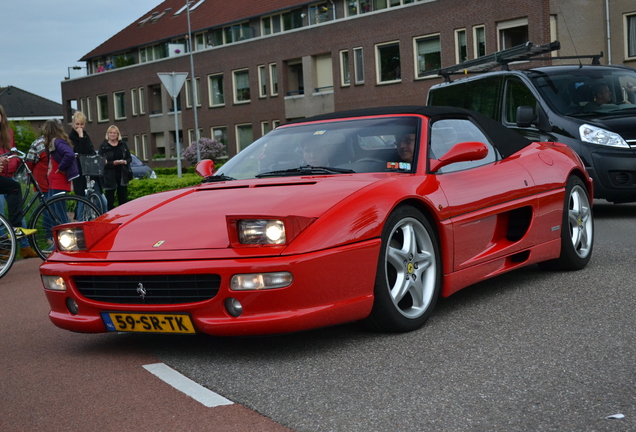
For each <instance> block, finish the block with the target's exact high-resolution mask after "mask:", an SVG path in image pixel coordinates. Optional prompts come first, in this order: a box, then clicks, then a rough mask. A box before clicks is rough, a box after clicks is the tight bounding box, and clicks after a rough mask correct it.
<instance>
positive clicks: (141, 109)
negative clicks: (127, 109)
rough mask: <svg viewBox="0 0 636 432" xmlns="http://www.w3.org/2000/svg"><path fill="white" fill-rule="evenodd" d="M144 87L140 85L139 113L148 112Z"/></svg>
mask: <svg viewBox="0 0 636 432" xmlns="http://www.w3.org/2000/svg"><path fill="white" fill-rule="evenodd" d="M144 95H145V92H144V88H143V87H139V114H146V98H145V96H144Z"/></svg>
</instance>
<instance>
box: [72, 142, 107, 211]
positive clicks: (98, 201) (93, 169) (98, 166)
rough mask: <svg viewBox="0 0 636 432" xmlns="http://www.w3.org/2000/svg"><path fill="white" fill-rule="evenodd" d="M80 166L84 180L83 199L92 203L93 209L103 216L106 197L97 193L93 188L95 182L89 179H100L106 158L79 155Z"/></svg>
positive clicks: (96, 155)
mask: <svg viewBox="0 0 636 432" xmlns="http://www.w3.org/2000/svg"><path fill="white" fill-rule="evenodd" d="M79 161H80V166H81V167H82V174H83V175H84V177H85V178H86V189H84V197H85V198H86V199H87V200H89V201H90V202H92V203H93V204H94V205H95V207H97V208H98V209H99V211H100V212H101V213H102V214H103V213H106V205H107V204H106V197H104V195H103V194H101V193H98V192H97V191H96V190H95V189H94V187H95V180H93V179H92V178H91V177H101V176H103V175H104V167H105V166H106V158H105V157H103V156H100V155H98V154H95V155H93V156H89V155H80V157H79Z"/></svg>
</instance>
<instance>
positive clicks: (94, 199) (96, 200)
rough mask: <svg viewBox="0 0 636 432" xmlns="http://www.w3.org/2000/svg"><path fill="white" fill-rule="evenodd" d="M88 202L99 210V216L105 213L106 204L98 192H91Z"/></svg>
mask: <svg viewBox="0 0 636 432" xmlns="http://www.w3.org/2000/svg"><path fill="white" fill-rule="evenodd" d="M88 200H89V201H90V202H91V203H93V205H94V206H95V207H96V208H97V210H98V211H99V214H104V213H105V210H106V209H105V208H104V202H103V201H102V197H101V196H100V194H98V193H97V192H91V194H90V195H88Z"/></svg>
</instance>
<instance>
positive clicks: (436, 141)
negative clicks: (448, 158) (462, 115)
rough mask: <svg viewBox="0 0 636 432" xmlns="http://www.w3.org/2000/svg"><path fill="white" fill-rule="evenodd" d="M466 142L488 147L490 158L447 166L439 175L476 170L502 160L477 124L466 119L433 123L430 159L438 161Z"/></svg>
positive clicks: (441, 169)
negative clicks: (457, 145) (456, 146)
mask: <svg viewBox="0 0 636 432" xmlns="http://www.w3.org/2000/svg"><path fill="white" fill-rule="evenodd" d="M466 141H478V142H482V143H484V144H486V146H487V147H488V156H486V157H485V158H484V159H481V160H476V161H469V162H458V163H454V164H451V165H447V166H445V167H443V168H440V170H439V171H437V172H438V173H447V172H453V171H460V170H465V169H470V168H475V167H478V166H482V165H486V164H489V163H492V162H495V161H496V160H498V159H500V157H499V156H498V152H497V151H496V150H495V148H494V147H493V146H492V145H491V144H490V142H489V141H488V138H486V135H484V134H483V133H482V132H481V130H480V129H479V128H478V127H477V126H475V124H473V123H472V122H471V121H470V120H466V119H445V120H438V121H436V122H435V123H433V125H432V126H431V140H430V150H429V157H430V158H431V159H438V158H440V157H442V156H444V155H445V154H446V153H447V152H448V151H449V150H450V149H451V148H452V147H453V146H454V145H455V144H458V143H460V142H466Z"/></svg>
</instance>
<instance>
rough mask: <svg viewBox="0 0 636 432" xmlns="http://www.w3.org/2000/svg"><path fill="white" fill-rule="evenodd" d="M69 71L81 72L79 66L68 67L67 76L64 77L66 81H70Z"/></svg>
mask: <svg viewBox="0 0 636 432" xmlns="http://www.w3.org/2000/svg"><path fill="white" fill-rule="evenodd" d="M71 69H73V70H82V67H81V66H69V67H68V75H67V76H66V79H71Z"/></svg>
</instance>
